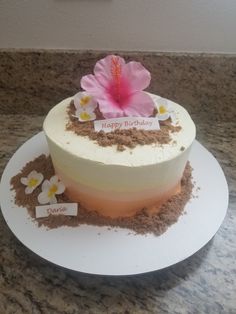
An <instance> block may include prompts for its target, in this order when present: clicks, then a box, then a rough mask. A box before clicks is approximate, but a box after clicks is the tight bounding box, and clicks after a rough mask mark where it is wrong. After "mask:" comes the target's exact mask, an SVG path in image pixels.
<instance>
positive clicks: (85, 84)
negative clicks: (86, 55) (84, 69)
mask: <svg viewBox="0 0 236 314" xmlns="http://www.w3.org/2000/svg"><path fill="white" fill-rule="evenodd" d="M80 85H81V87H82V88H83V89H85V90H86V91H87V92H88V93H89V94H91V95H92V96H94V97H95V98H96V97H98V96H99V95H102V94H103V93H104V91H105V90H104V88H103V87H102V86H101V84H100V83H99V81H98V80H97V78H96V77H95V76H94V75H92V74H89V75H85V76H83V77H82V79H81V81H80Z"/></svg>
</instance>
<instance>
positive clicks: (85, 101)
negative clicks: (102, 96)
mask: <svg viewBox="0 0 236 314" xmlns="http://www.w3.org/2000/svg"><path fill="white" fill-rule="evenodd" d="M90 100H91V97H90V96H84V97H82V98H81V99H80V105H81V106H86V105H87V104H88V103H89V102H90Z"/></svg>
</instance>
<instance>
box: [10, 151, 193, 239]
mask: <svg viewBox="0 0 236 314" xmlns="http://www.w3.org/2000/svg"><path fill="white" fill-rule="evenodd" d="M32 170H36V171H38V172H41V173H43V175H44V179H50V177H51V176H53V175H54V169H53V165H52V162H51V158H50V157H46V156H45V155H40V156H39V157H37V158H36V159H34V160H33V161H30V162H28V163H27V164H26V165H25V166H24V167H23V169H22V170H21V171H20V173H18V174H17V175H16V176H14V177H13V178H12V179H11V185H12V189H13V190H14V191H15V204H16V205H18V206H23V207H26V208H27V210H28V212H29V215H30V216H31V217H32V218H34V219H35V221H36V222H37V223H38V225H39V226H42V225H44V226H46V227H48V228H50V229H52V228H58V227H60V226H64V225H66V226H71V227H77V226H79V225H81V224H90V225H96V226H111V227H121V228H128V229H131V230H133V231H134V232H136V233H140V234H146V233H153V234H155V235H160V234H162V233H163V232H165V231H166V230H167V228H168V227H169V226H171V225H172V224H174V223H175V222H176V221H177V220H178V218H179V216H180V215H181V214H183V211H184V207H185V205H186V203H187V202H188V201H189V200H190V198H191V196H192V189H193V183H192V168H191V166H190V164H189V162H188V163H187V165H186V168H185V171H184V174H183V178H182V180H181V193H179V194H178V195H175V196H172V197H171V198H170V199H169V200H168V201H167V202H166V203H165V204H164V205H162V207H161V210H160V212H159V213H157V214H149V213H148V212H147V210H146V209H145V208H143V209H142V210H141V211H140V212H138V213H137V214H136V215H135V216H133V217H125V218H115V219H113V218H109V217H104V216H101V215H99V214H98V213H97V212H95V211H94V212H91V211H87V210H86V209H85V208H82V207H80V206H79V207H78V208H79V209H78V215H77V216H76V217H75V216H63V215H58V216H55V215H54V216H52V215H50V216H49V217H46V218H39V219H36V218H35V206H36V205H39V204H38V201H37V196H38V194H39V193H40V192H41V186H39V187H37V188H36V189H35V190H34V191H33V193H32V194H28V195H26V194H25V192H24V191H25V186H24V185H23V184H22V183H21V182H20V178H21V177H26V176H27V175H28V174H29V173H30V172H31V171H32ZM57 200H58V203H62V202H70V200H69V199H68V198H67V197H66V196H65V195H63V194H62V195H57Z"/></svg>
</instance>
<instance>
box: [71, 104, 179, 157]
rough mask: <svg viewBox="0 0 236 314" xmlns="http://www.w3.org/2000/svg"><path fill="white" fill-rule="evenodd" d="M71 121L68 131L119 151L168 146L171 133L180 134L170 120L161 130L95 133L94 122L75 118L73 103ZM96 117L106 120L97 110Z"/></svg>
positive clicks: (163, 122) (162, 122) (164, 123)
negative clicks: (137, 147)
mask: <svg viewBox="0 0 236 314" xmlns="http://www.w3.org/2000/svg"><path fill="white" fill-rule="evenodd" d="M67 112H68V117H69V121H68V123H67V125H66V130H67V131H73V132H75V133H76V134H77V135H80V136H88V137H89V138H90V139H91V140H93V141H96V142H97V143H98V145H100V146H111V145H116V146H117V150H118V151H123V150H125V147H129V148H134V147H135V146H137V145H147V144H148V145H150V144H168V143H169V142H170V141H171V137H170V133H174V132H179V131H180V130H181V127H180V126H174V125H172V124H171V121H170V119H168V120H166V121H160V126H161V128H160V130H138V129H136V128H132V129H128V130H119V129H117V130H115V131H113V132H108V133H105V132H104V131H99V132H95V130H94V124H93V121H87V122H80V121H78V119H77V118H76V117H75V116H74V115H75V107H74V104H73V101H72V102H71V103H70V105H69V106H68V110H67ZM96 116H97V118H98V119H99V120H102V119H104V118H103V117H102V115H101V113H100V112H99V110H98V109H96Z"/></svg>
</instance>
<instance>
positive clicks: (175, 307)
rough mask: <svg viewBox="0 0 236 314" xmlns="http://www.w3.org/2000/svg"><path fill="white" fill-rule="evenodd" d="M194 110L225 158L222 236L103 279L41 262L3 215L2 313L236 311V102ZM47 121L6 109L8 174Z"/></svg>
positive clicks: (1, 142)
mask: <svg viewBox="0 0 236 314" xmlns="http://www.w3.org/2000/svg"><path fill="white" fill-rule="evenodd" d="M231 62H232V60H231ZM230 66H231V65H230ZM235 73H236V72H235ZM202 75H203V76H204V73H203V74H202ZM0 82H1V79H0ZM193 84H195V83H193ZM189 86H190V87H189V88H191V83H190V84H189ZM192 88H193V85H192ZM209 88H210V87H209ZM234 91H235V90H234ZM6 94H7V93H6ZM231 95H232V94H231ZM5 97H7V96H5ZM231 100H232V98H231ZM1 103H2V100H1ZM188 110H189V111H190V113H191V114H192V117H193V120H194V121H195V123H196V125H197V139H198V140H199V141H200V142H201V143H202V144H203V145H204V146H205V147H206V148H207V149H208V150H209V151H210V152H212V153H213V155H214V156H215V157H216V158H217V160H218V161H219V163H220V165H221V166H222V168H223V170H224V173H225V175H226V178H227V181H228V184H229V192H230V202H229V208H228V212H227V216H226V218H225V220H224V222H223V224H222V226H221V227H220V229H219V231H218V232H217V234H216V235H215V236H214V238H213V239H212V240H211V241H210V242H209V243H208V244H207V245H206V246H204V247H203V248H202V249H201V250H200V251H199V252H197V253H196V254H194V255H193V256H191V257H190V258H188V259H187V260H185V261H183V262H181V263H179V264H177V265H174V266H172V267H169V268H167V269H164V270H161V271H155V272H151V273H147V274H142V275H136V276H127V277H106V276H96V275H87V274H83V273H78V272H74V271H70V270H65V269H62V268H60V267H58V266H56V265H53V264H51V263H49V262H47V261H45V260H43V259H41V258H40V257H38V256H37V255H35V254H34V253H32V252H31V251H30V250H29V249H27V248H26V247H24V246H23V245H22V244H21V243H20V242H19V241H18V240H17V238H16V237H15V236H14V235H13V234H12V232H11V231H10V230H9V228H8V226H7V225H6V223H5V221H4V219H3V217H2V215H0V231H1V234H0V251H1V254H0V313H4V314H5V313H17V314H18V313H34V314H38V313H50V314H51V313H57V314H58V313H59V314H60V313H68V314H72V313H127V314H128V313H236V299H235V293H236V259H235V257H236V228H235V226H236V211H235V208H236V206H235V205H236V147H235V146H236V123H235V118H234V117H235V114H236V108H235V103H234V109H232V108H230V110H232V112H231V115H229V116H227V114H225V107H224V106H222V107H218V109H217V111H215V110H213V109H212V107H211V106H206V107H205V110H196V108H195V105H191V102H190V103H189V108H188ZM209 117H211V122H210V123H209ZM43 119H44V113H43V115H40V114H39V113H37V114H25V113H24V110H22V111H19V112H18V113H16V112H14V113H13V112H11V110H9V112H7V111H6V110H5V109H4V112H2V113H1V115H0V134H1V136H0V173H2V171H3V170H4V167H5V165H6V163H7V161H8V160H9V159H10V157H11V156H12V154H13V153H14V152H15V151H16V149H17V148H18V147H19V146H20V145H21V144H22V143H24V142H25V141H26V140H27V139H29V138H30V137H31V136H32V135H34V134H36V133H38V132H39V131H40V130H41V127H42V122H43ZM45 245H46V244H45Z"/></svg>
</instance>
